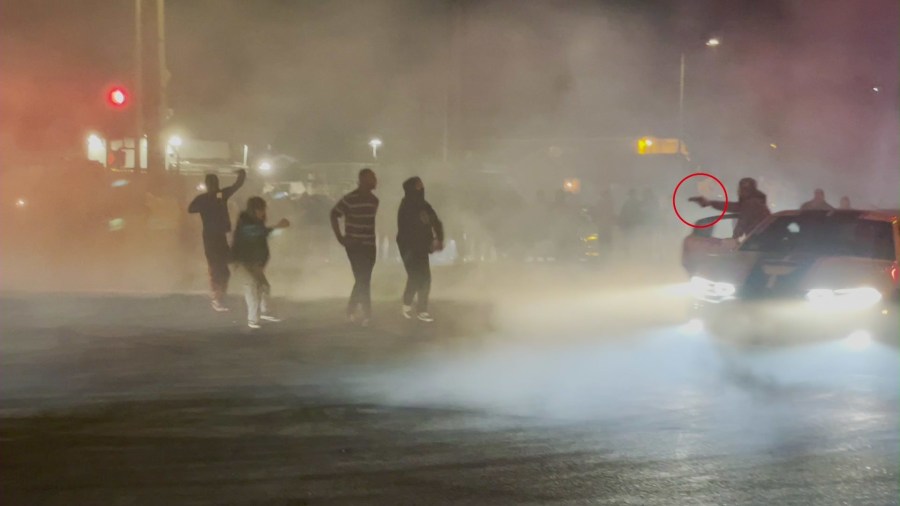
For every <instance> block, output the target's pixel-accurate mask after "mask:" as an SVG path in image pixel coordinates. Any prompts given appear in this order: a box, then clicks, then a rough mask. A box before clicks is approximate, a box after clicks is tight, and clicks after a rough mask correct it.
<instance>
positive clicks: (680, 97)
mask: <svg viewBox="0 0 900 506" xmlns="http://www.w3.org/2000/svg"><path fill="white" fill-rule="evenodd" d="M682 142H684V53H681V67H680V70H679V78H678V156H681V143H682Z"/></svg>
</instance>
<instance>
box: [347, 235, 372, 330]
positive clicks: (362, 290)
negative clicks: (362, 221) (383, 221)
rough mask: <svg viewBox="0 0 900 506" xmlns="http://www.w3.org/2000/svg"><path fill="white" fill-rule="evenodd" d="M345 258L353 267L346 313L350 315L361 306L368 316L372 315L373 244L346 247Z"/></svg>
mask: <svg viewBox="0 0 900 506" xmlns="http://www.w3.org/2000/svg"><path fill="white" fill-rule="evenodd" d="M347 258H349V259H350V268H351V269H353V278H354V279H355V280H356V282H355V283H354V284H353V291H352V292H351V293H350V302H348V303H347V314H350V315H352V314H353V313H354V312H355V311H356V309H357V308H362V311H363V314H364V315H365V316H366V317H367V318H368V317H370V316H372V269H374V268H375V259H376V254H375V246H374V245H368V244H355V245H352V246H348V247H347Z"/></svg>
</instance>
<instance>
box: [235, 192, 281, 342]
mask: <svg viewBox="0 0 900 506" xmlns="http://www.w3.org/2000/svg"><path fill="white" fill-rule="evenodd" d="M289 225H290V223H289V222H288V220H286V219H283V218H282V220H281V221H279V222H278V223H277V224H276V225H275V226H274V227H272V228H270V227H267V226H266V201H265V200H263V199H262V198H261V197H250V199H249V200H247V209H246V210H245V211H243V212H242V213H241V215H240V216H239V217H238V221H237V225H235V227H234V244H233V245H232V257H233V258H234V261H235V262H237V264H238V267H239V269H240V270H241V271H242V272H243V273H244V274H245V278H246V282H245V286H244V298H245V299H246V301H247V325H248V326H249V327H250V328H252V329H258V328H259V327H260V325H259V320H260V319H263V320H267V321H271V322H277V321H280V320H279V319H278V318H276V317H275V316H273V315H271V314H270V313H269V309H270V308H269V292H270V289H271V288H270V286H269V280H268V279H266V272H265V269H266V264H267V263H269V234H271V233H272V230H274V229H276V228H287V227H288V226H289Z"/></svg>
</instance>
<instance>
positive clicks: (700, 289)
mask: <svg viewBox="0 0 900 506" xmlns="http://www.w3.org/2000/svg"><path fill="white" fill-rule="evenodd" d="M735 292H737V287H735V286H734V285H733V284H731V283H723V282H717V281H710V280H708V279H705V278H701V277H699V276H694V277H692V278H691V293H693V295H694V297H696V298H698V299H701V300H705V301H708V302H722V301H724V300H728V299H732V298H734V294H735Z"/></svg>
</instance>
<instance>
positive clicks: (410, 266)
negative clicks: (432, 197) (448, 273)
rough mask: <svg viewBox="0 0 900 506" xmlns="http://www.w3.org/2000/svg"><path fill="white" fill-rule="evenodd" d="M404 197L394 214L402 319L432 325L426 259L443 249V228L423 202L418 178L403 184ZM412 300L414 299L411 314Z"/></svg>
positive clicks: (427, 263)
mask: <svg viewBox="0 0 900 506" xmlns="http://www.w3.org/2000/svg"><path fill="white" fill-rule="evenodd" d="M403 191H404V193H405V196H404V197H403V200H402V201H401V202H400V209H399V210H398V212H397V247H398V249H399V250H400V257H401V258H402V259H403V266H404V267H405V268H406V275H407V279H406V289H405V290H404V291H403V316H404V317H405V318H407V319H412V318H413V317H416V318H418V319H419V320H421V321H424V322H432V321H434V318H432V316H431V314H429V313H428V295H429V293H430V291H431V266H430V264H429V260H428V255H429V254H431V253H433V252H435V251H441V250H443V249H444V226H443V224H442V223H441V220H440V219H438V216H437V213H435V212H434V209H433V208H432V207H431V205H430V204H429V203H428V202H427V201H426V200H425V185H424V184H423V183H422V180H421V179H420V178H418V177H411V178H409V179H407V180H406V181H404V182H403ZM413 299H416V307H415V311H413Z"/></svg>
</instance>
